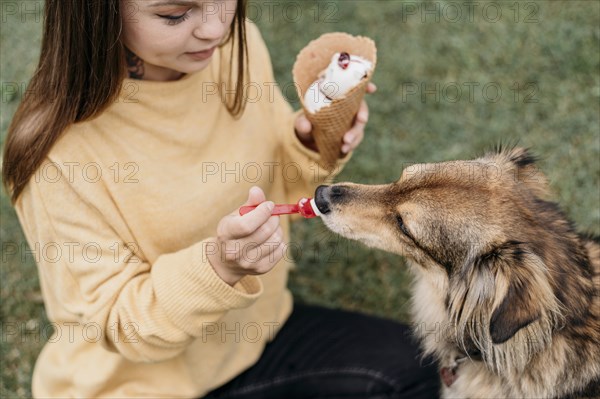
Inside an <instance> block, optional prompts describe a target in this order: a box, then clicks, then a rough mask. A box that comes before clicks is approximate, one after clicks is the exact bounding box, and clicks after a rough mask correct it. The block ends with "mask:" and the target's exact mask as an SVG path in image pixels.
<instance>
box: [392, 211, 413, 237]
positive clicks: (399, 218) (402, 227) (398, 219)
mask: <svg viewBox="0 0 600 399" xmlns="http://www.w3.org/2000/svg"><path fill="white" fill-rule="evenodd" d="M396 222H397V223H398V227H399V228H400V231H402V232H403V233H404V234H405V235H406V236H407V237H408V238H410V239H413V236H412V235H411V234H410V231H408V229H407V228H406V225H405V224H404V220H402V215H396Z"/></svg>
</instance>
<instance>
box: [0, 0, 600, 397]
mask: <svg viewBox="0 0 600 399" xmlns="http://www.w3.org/2000/svg"><path fill="white" fill-rule="evenodd" d="M29 3H32V2H29ZM463 3H464V2H445V1H436V2H426V3H422V2H417V1H410V2H400V1H395V0H386V1H376V0H365V1H352V0H346V1H321V2H315V1H304V0H302V1H287V0H286V1H283V0H282V1H280V2H276V3H272V2H271V3H270V4H271V5H267V4H266V3H260V2H258V3H254V5H253V8H252V10H251V13H250V15H251V16H253V17H255V19H256V22H257V23H258V25H259V26H260V28H261V31H262V33H263V36H264V38H265V40H266V42H267V44H268V45H269V48H270V50H271V54H272V58H273V65H274V68H275V72H276V76H277V80H278V82H279V83H280V84H281V85H284V86H285V85H286V84H289V83H290V82H291V72H290V71H291V68H292V65H293V62H294V58H295V55H296V53H297V52H298V51H299V50H300V49H301V48H302V47H303V46H304V45H305V44H306V43H307V42H308V41H309V40H311V39H313V38H315V37H317V36H318V35H319V34H321V33H323V32H328V31H346V32H350V33H353V34H363V35H367V36H369V37H371V38H373V39H374V40H375V41H376V43H377V46H378V50H379V52H378V64H377V71H376V74H375V77H374V82H375V83H376V84H377V85H378V87H379V90H378V91H377V93H376V94H374V95H372V96H370V97H369V98H368V102H369V106H370V113H371V115H370V122H369V125H368V128H367V131H366V138H365V141H364V142H363V144H362V145H361V146H360V147H359V149H358V150H357V151H356V152H355V155H354V158H353V159H352V161H351V162H350V163H349V164H348V166H347V167H346V169H345V170H344V171H343V172H342V174H341V175H340V176H339V178H338V180H339V181H344V180H351V181H355V182H361V183H376V182H377V183H382V182H389V181H392V180H395V179H396V178H397V177H398V176H399V175H400V172H401V168H402V165H403V164H405V163H407V162H415V161H418V162H428V161H442V160H449V159H459V158H462V159H466V158H471V157H475V156H478V155H480V154H481V153H482V152H483V151H485V150H486V149H489V148H491V147H492V146H493V145H494V144H496V143H498V142H500V141H511V140H519V142H520V144H521V145H523V146H527V147H531V148H533V150H534V151H535V153H537V154H538V155H539V156H540V157H541V161H540V166H541V168H542V169H543V170H544V172H545V173H546V175H547V176H548V177H549V180H550V182H551V185H552V188H553V191H554V193H555V197H556V199H557V200H558V201H559V202H560V203H561V204H562V205H563V207H564V209H565V210H566V212H567V213H568V215H569V216H570V217H571V218H572V219H573V220H574V221H575V222H576V223H577V224H578V225H579V226H580V228H581V229H582V230H587V231H590V232H593V233H596V234H599V233H600V191H599V190H600V189H599V187H600V130H599V126H600V121H599V111H600V109H599V107H600V52H599V44H600V28H599V27H600V3H599V2H596V1H564V2H563V1H552V2H549V1H548V2H546V1H538V2H520V3H515V2H514V1H510V2H495V3H493V4H492V5H489V4H490V3H489V2H486V1H478V2H477V3H478V5H477V6H471V7H467V6H465V5H464V4H463ZM3 4H4V2H3ZM16 4H17V5H20V4H22V3H16ZM274 4H275V5H274ZM515 4H518V7H516V6H515ZM453 5H454V6H453ZM456 5H458V6H459V7H460V8H461V11H462V13H463V19H462V21H457V22H453V21H452V20H453V19H454V17H455V14H454V13H455V11H456V7H455V6H456ZM494 5H497V6H498V8H499V9H500V10H501V11H502V17H501V18H500V19H499V20H498V21H496V22H491V21H490V20H492V19H493V18H494V17H495V11H496V10H497V9H498V8H494ZM436 7H437V8H436ZM453 7H454V8H453ZM486 7H487V8H486ZM484 9H485V10H486V11H487V13H486V14H484V11H483V10H484ZM517 9H518V11H519V14H518V15H515V11H516V10H517ZM298 10H301V12H302V15H300V16H297V15H298ZM317 10H318V12H317ZM426 10H434V11H433V13H429V14H424V15H423V16H424V18H425V20H424V21H423V20H422V15H421V12H422V11H426ZM436 10H439V11H436ZM469 10H473V13H472V17H473V18H472V20H470V19H468V17H469V16H470V15H469ZM258 11H260V12H261V15H260V17H258V18H256V17H257V15H258ZM413 11H414V12H415V13H414V14H413V13H412V12H413ZM286 13H287V14H286ZM436 14H437V15H439V16H440V18H439V19H440V20H439V21H436V20H435V17H436ZM21 17H22V16H21V15H20V14H17V15H16V16H13V15H8V14H3V16H2V18H4V19H3V20H2V24H1V32H0V37H1V47H0V51H1V54H0V59H1V64H0V66H1V70H0V74H1V77H0V78H1V83H2V92H1V93H0V95H1V97H2V104H1V106H2V112H1V120H0V129H1V130H0V132H1V135H0V143H3V142H4V138H5V133H6V128H7V126H8V123H9V121H10V118H11V117H12V114H13V113H14V110H15V109H16V106H17V104H18V101H19V100H20V97H21V96H20V93H16V94H11V89H13V88H14V87H15V83H16V84H17V86H22V84H24V83H26V82H27V81H28V79H29V77H30V76H31V74H32V72H33V70H34V67H35V65H36V62H37V56H38V53H39V44H40V34H41V28H42V25H41V22H40V21H36V20H35V18H34V17H33V16H32V15H26V16H25V17H26V20H25V22H23V21H22V20H21ZM486 18H487V19H486ZM515 18H516V21H515ZM422 84H423V85H425V88H426V89H428V90H433V91H435V92H437V93H438V95H439V97H438V98H435V96H434V94H425V96H424V98H422V97H421V94H422V90H421V85H422ZM476 84H477V85H478V86H475V85H476ZM436 85H438V86H437V87H438V88H437V89H436ZM468 85H471V86H472V87H474V88H475V90H474V92H473V97H472V101H471V99H470V98H469V92H468ZM486 85H487V86H486ZM484 86H485V87H487V88H488V89H489V91H488V92H487V95H488V96H487V97H486V96H485V94H484V93H483V92H482V88H483V87H484ZM457 87H460V88H461V89H462V93H461V96H460V97H459V96H458V95H457V91H456V88H457ZM494 87H499V88H500V89H501V90H502V95H501V96H500V97H499V98H497V101H492V100H493V99H494V97H495V92H494V91H493V89H494ZM517 87H519V88H520V91H517V90H516V88H517ZM411 89H416V91H417V93H416V94H409V91H408V90H411ZM516 93H518V95H519V97H518V98H515V95H516ZM527 96H530V98H529V101H527V100H526V98H527ZM291 100H292V101H296V99H295V98H291ZM294 104H295V105H296V106H297V102H295V103H294ZM4 194H5V193H4V192H3V193H2V197H1V203H0V206H1V208H0V209H1V212H2V213H1V227H0V232H1V234H2V242H3V258H2V263H1V264H0V277H1V285H0V287H1V294H0V298H1V301H2V303H1V306H0V322H1V323H2V340H1V341H0V356H1V359H2V366H1V370H0V373H1V374H0V377H1V380H0V396H2V397H28V396H30V394H31V393H30V379H31V371H32V368H33V364H34V361H35V357H36V355H37V354H38V352H39V350H40V349H41V347H42V345H43V342H42V341H43V339H39V340H37V339H36V336H35V335H22V334H20V333H18V334H11V333H10V332H12V330H11V328H13V326H17V327H18V328H19V329H20V330H21V331H24V330H27V329H33V330H35V326H36V323H44V322H45V320H46V319H45V313H44V310H43V305H42V303H41V301H40V292H39V284H38V280H37V271H36V269H35V264H34V263H33V259H32V258H31V256H28V257H26V258H25V259H24V260H22V259H21V257H20V256H8V254H6V253H5V249H6V248H7V247H5V246H4V244H6V243H17V244H18V245H21V243H24V238H23V234H22V232H21V229H20V227H19V224H18V221H17V219H16V216H15V214H14V211H13V210H12V208H11V206H10V203H9V201H8V200H7V198H6V196H5V195H4ZM315 231H316V232H317V233H316V234H315ZM292 238H293V240H294V241H298V242H302V243H303V245H302V248H303V251H302V253H300V254H299V256H298V258H297V264H298V267H297V271H296V272H295V273H293V275H292V277H291V281H290V285H291V288H292V290H293V292H294V294H295V296H296V298H297V299H298V300H299V301H303V302H310V303H319V304H323V305H326V306H330V307H343V308H348V309H356V310H361V311H364V312H369V313H372V314H378V315H383V316H386V317H390V318H394V319H398V320H404V321H407V310H408V309H407V306H406V300H407V297H408V286H409V283H410V277H409V276H408V274H407V273H406V272H405V269H404V267H403V260H402V259H401V258H399V257H397V256H392V255H389V254H385V253H382V252H380V251H374V250H370V249H367V248H365V247H363V246H361V245H356V244H355V243H353V242H350V241H347V240H345V239H340V238H337V237H335V236H333V235H332V234H330V233H328V232H327V231H326V230H325V228H323V226H322V225H321V224H320V222H319V221H318V220H308V221H300V222H297V223H295V224H294V225H293V237H292ZM19 254H20V255H21V254H23V250H22V249H20V250H19ZM5 255H6V256H5ZM42 338H43V337H42Z"/></svg>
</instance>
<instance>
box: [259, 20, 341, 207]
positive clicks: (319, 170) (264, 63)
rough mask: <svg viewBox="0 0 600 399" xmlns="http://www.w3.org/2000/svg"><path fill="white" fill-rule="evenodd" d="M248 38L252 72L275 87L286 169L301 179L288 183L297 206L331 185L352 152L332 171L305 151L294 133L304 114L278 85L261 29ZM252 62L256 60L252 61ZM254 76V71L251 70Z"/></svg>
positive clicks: (274, 102) (274, 103)
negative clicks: (250, 41) (258, 70)
mask: <svg viewBox="0 0 600 399" xmlns="http://www.w3.org/2000/svg"><path fill="white" fill-rule="evenodd" d="M248 30H249V37H250V38H252V45H251V48H250V55H249V56H250V57H251V61H250V65H251V68H252V67H253V66H256V68H257V69H258V68H260V71H261V73H262V74H263V80H264V82H266V86H273V87H274V89H273V91H271V92H270V93H269V102H270V106H271V107H272V108H271V113H270V114H271V115H273V118H274V121H273V123H274V124H275V126H276V129H277V135H278V139H279V141H280V143H281V151H282V155H283V166H284V167H290V168H291V167H292V165H293V168H294V169H297V170H298V171H299V173H298V176H300V177H301V178H299V179H297V180H296V179H294V180H293V181H292V180H291V179H290V180H286V191H287V196H288V201H290V202H296V201H297V200H298V199H299V198H301V197H306V196H312V195H313V193H314V192H315V189H316V188H317V187H318V186H319V185H321V184H329V183H332V182H333V179H334V178H335V176H336V175H338V174H339V173H340V172H341V170H342V169H343V167H344V166H345V164H346V163H347V162H348V161H349V160H350V158H351V157H352V152H350V153H348V154H346V155H345V156H344V157H343V158H341V159H339V160H338V161H337V163H336V164H335V166H334V167H333V168H332V169H327V168H325V167H323V166H321V165H320V164H319V161H320V154H319V153H318V152H316V151H313V150H311V149H309V148H307V147H305V146H304V145H303V144H302V143H301V142H300V140H299V139H298V137H297V136H296V133H295V131H294V123H295V121H296V118H297V117H298V116H299V115H301V114H302V113H303V111H302V110H298V111H296V112H294V110H293V109H292V107H291V105H290V104H289V103H288V102H287V100H286V99H285V97H284V96H283V94H282V92H281V90H280V88H279V86H278V85H276V80H275V76H274V73H273V66H272V63H271V58H270V56H269V51H268V49H267V46H266V44H265V42H264V40H263V39H262V37H261V35H260V32H259V31H258V28H257V27H256V26H255V25H254V24H249V27H248ZM252 58H255V59H254V60H252ZM251 73H252V69H251Z"/></svg>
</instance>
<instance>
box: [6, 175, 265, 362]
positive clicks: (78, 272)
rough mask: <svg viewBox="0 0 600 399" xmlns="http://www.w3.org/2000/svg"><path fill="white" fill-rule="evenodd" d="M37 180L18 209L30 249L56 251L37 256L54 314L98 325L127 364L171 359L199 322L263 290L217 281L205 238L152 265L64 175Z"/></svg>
mask: <svg viewBox="0 0 600 399" xmlns="http://www.w3.org/2000/svg"><path fill="white" fill-rule="evenodd" d="M35 180H36V179H35V178H32V179H31V180H30V182H29V184H28V187H26V189H25V190H24V191H23V193H22V196H21V197H20V200H19V201H18V202H17V204H16V208H17V213H18V215H19V218H20V220H21V225H22V227H23V230H24V232H25V235H26V237H27V241H28V244H29V246H30V248H32V249H33V248H51V247H55V248H58V249H59V251H60V252H58V253H59V254H60V255H59V256H48V255H45V256H40V257H36V262H37V263H38V268H39V270H40V273H41V274H44V275H45V279H44V280H45V281H46V282H51V284H47V286H45V287H43V288H44V290H45V291H46V292H44V295H45V297H51V300H55V301H58V306H59V308H60V310H59V311H58V312H60V313H61V314H62V315H63V316H61V317H58V318H59V319H64V318H67V319H68V318H72V320H69V321H73V320H76V321H78V322H80V323H82V324H86V323H95V324H96V325H98V326H100V328H101V332H102V341H101V342H102V343H103V345H104V346H105V347H106V348H107V349H109V350H112V351H118V352H120V353H121V354H122V355H123V356H124V357H126V358H127V359H129V360H131V361H136V362H149V361H160V360H165V359H168V358H171V357H174V356H176V355H177V354H179V353H181V352H182V351H183V350H184V349H185V348H186V345H187V344H189V343H190V342H191V341H192V340H193V339H195V338H197V337H200V336H202V333H203V326H206V325H207V324H205V323H212V322H215V321H216V320H218V319H220V318H221V317H222V316H223V315H224V314H225V313H226V312H227V311H229V310H231V309H236V308H244V307H248V306H250V305H251V304H252V303H254V301H255V300H256V299H257V298H258V297H259V296H260V294H261V293H262V289H263V288H262V283H261V281H260V280H259V279H258V278H257V277H255V276H246V277H244V278H243V279H242V280H240V282H238V283H237V284H236V285H235V286H234V287H231V286H229V285H228V284H226V283H225V282H224V281H223V280H221V279H220V278H219V276H218V275H217V274H216V273H215V271H214V269H213V268H212V266H211V265H210V263H209V262H208V260H207V259H206V256H205V255H206V251H207V250H210V247H209V246H210V241H209V240H208V239H206V240H203V241H200V242H197V243H195V244H193V245H191V246H189V247H187V248H183V249H181V250H179V251H177V252H174V253H165V254H162V255H160V256H159V257H158V258H156V259H155V261H154V262H153V263H152V264H150V263H149V262H148V261H147V260H145V259H144V257H143V255H142V254H141V252H140V251H139V250H138V248H136V245H135V243H131V242H130V241H129V240H127V239H124V238H123V237H121V236H119V234H117V233H116V231H115V229H114V228H113V227H111V223H109V221H108V220H106V218H104V217H103V213H102V212H100V210H99V209H98V206H97V205H93V204H91V203H90V201H87V200H86V198H84V197H83V196H82V195H80V193H78V192H77V191H76V189H75V188H74V187H73V185H72V184H70V182H68V181H67V179H66V178H64V176H62V178H60V179H58V180H56V179H54V180H52V181H48V180H47V179H43V178H42V179H39V181H37V182H36V181H35ZM94 189H97V187H94ZM94 194H95V195H96V197H97V196H98V193H97V192H95V193H94ZM106 197H107V198H108V200H107V201H108V202H106V204H109V203H110V199H109V196H108V194H106ZM132 244H133V245H132ZM132 247H133V248H132ZM45 253H46V254H47V253H48V251H45ZM44 290H43V291H44ZM45 299H48V298H45ZM65 314H67V315H69V316H64V315H65ZM50 318H51V319H52V318H53V317H52V315H50Z"/></svg>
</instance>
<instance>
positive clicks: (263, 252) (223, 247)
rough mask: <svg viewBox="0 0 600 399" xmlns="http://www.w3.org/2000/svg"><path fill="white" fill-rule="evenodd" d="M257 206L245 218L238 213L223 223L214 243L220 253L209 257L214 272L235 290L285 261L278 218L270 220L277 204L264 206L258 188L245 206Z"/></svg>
mask: <svg viewBox="0 0 600 399" xmlns="http://www.w3.org/2000/svg"><path fill="white" fill-rule="evenodd" d="M257 204H260V205H259V206H258V207H257V208H256V209H254V210H253V211H251V212H249V213H247V214H245V215H244V216H240V214H239V211H238V210H237V209H236V210H235V211H234V212H232V213H231V214H229V215H227V216H225V217H224V218H223V219H221V220H220V221H219V225H218V226H217V237H216V238H214V239H213V241H214V243H215V244H216V245H217V248H218V250H217V251H216V252H213V251H211V254H210V255H208V254H207V256H208V261H209V262H210V264H211V265H212V267H213V269H215V272H216V273H217V274H218V275H219V277H221V279H223V281H225V282H226V283H227V284H229V285H232V286H233V285H234V284H235V283H237V282H238V281H239V280H240V279H241V278H242V277H244V276H246V275H258V274H265V273H267V272H268V271H270V270H271V269H272V268H273V267H274V266H275V265H276V264H277V262H279V261H280V260H281V258H282V257H283V253H284V242H283V230H282V228H281V225H280V224H279V216H271V212H272V210H273V206H274V205H275V204H273V202H271V201H266V202H265V194H264V193H263V191H262V190H261V189H260V188H259V187H256V186H255V187H252V188H251V189H250V191H249V193H248V200H247V201H246V203H245V204H244V205H257Z"/></svg>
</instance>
